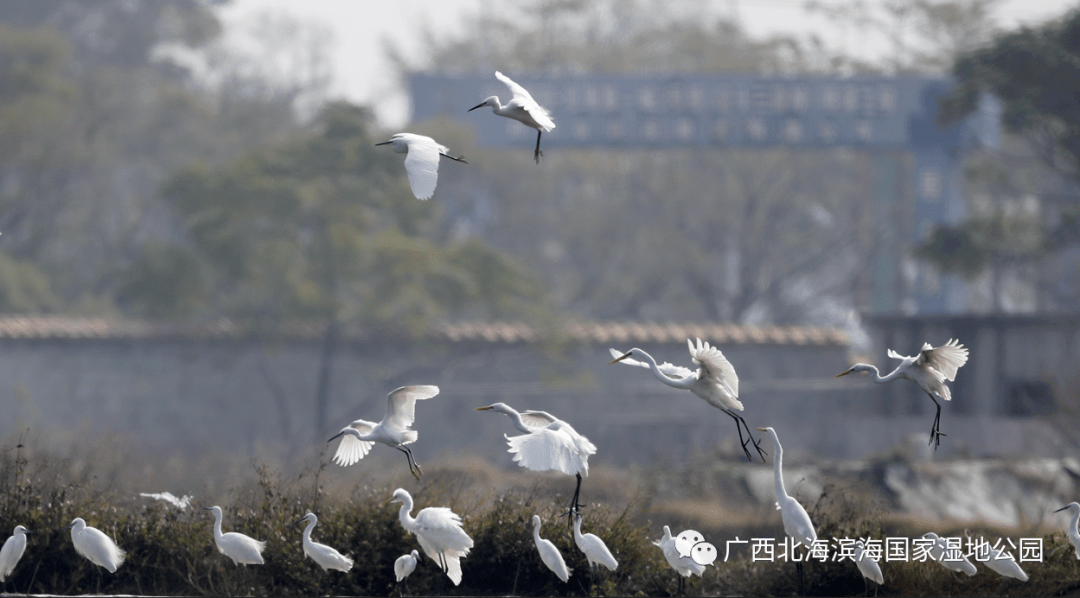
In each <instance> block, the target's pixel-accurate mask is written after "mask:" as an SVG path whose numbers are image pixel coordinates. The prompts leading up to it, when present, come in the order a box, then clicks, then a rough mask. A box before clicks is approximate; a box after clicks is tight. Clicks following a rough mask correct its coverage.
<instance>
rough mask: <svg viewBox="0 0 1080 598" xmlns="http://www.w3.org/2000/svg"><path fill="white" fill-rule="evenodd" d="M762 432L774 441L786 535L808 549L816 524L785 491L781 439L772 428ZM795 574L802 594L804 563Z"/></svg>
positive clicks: (798, 564) (775, 472)
mask: <svg viewBox="0 0 1080 598" xmlns="http://www.w3.org/2000/svg"><path fill="white" fill-rule="evenodd" d="M758 431H760V432H766V433H768V434H769V436H771V437H772V441H773V450H774V451H775V452H774V454H773V484H774V485H775V486H776V508H777V509H780V518H781V519H782V520H783V521H784V533H785V534H787V535H788V536H790V537H791V538H792V539H793V540H795V542H796V543H798V544H802V545H803V546H805V547H806V548H807V549H810V548H811V547H813V545H814V541H816V540H817V531H815V530H814V522H813V521H810V515H808V514H807V513H806V509H804V508H803V506H802V505H801V504H799V501H797V500H795V499H794V498H792V497H790V496H788V493H787V490H785V489H784V475H783V471H782V469H783V460H784V447H782V446H780V437H778V436H777V435H776V430H774V429H772V427H768V428H758ZM795 572H796V573H797V575H798V579H799V588H798V593H799V594H802V561H797V562H796V563H795Z"/></svg>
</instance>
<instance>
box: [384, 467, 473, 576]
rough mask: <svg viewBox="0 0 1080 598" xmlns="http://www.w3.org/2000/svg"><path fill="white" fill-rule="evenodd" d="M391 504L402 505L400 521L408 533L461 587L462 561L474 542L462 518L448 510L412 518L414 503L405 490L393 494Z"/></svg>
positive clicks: (434, 510)
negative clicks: (462, 524) (414, 537)
mask: <svg viewBox="0 0 1080 598" xmlns="http://www.w3.org/2000/svg"><path fill="white" fill-rule="evenodd" d="M390 502H399V503H401V509H400V510H399V511H398V520H399V521H401V527H403V528H405V531H407V532H409V533H411V534H414V535H415V536H416V540H417V541H418V542H420V548H422V549H423V550H424V554H426V555H428V558H430V559H431V560H433V561H435V562H436V563H438V564H439V568H441V569H442V570H443V571H445V572H446V576H447V577H449V578H450V581H452V582H454V585H455V586H456V585H458V584H460V583H461V559H463V558H465V557H466V556H468V555H469V550H470V549H472V547H473V541H472V538H470V537H469V534H466V533H465V530H464V529H462V527H461V517H458V516H457V515H456V514H454V512H453V511H451V510H450V509H448V508H446V507H427V508H424V509H420V512H419V513H417V514H416V517H415V518H413V517H412V516H411V515H410V513H411V512H412V509H413V499H412V495H410V494H409V493H408V492H407V491H405V490H404V489H403V488H398V489H397V490H394V496H393V498H391V499H390Z"/></svg>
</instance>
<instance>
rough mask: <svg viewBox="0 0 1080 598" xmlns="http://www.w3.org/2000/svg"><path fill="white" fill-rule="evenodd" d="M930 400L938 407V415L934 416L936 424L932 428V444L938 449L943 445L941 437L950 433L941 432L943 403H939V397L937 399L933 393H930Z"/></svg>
mask: <svg viewBox="0 0 1080 598" xmlns="http://www.w3.org/2000/svg"><path fill="white" fill-rule="evenodd" d="M926 394H930V393H926ZM930 400H931V401H933V402H934V406H935V407H937V415H935V416H934V426H933V427H932V428H930V444H932V445H934V450H935V451H936V450H937V448H938V446H940V445H941V437H942V436H948V434H942V433H941V403H938V401H937V399H935V398H934V395H932V394H930Z"/></svg>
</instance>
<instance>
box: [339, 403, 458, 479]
mask: <svg viewBox="0 0 1080 598" xmlns="http://www.w3.org/2000/svg"><path fill="white" fill-rule="evenodd" d="M437 394H439V387H438V386H402V387H401V388H399V389H397V390H395V391H394V392H392V393H390V394H389V395H387V397H386V415H384V416H383V418H382V421H381V422H379V423H377V424H376V423H375V422H369V421H365V420H362V419H358V420H356V421H354V422H353V423H351V424H349V425H348V426H347V427H346V428H343V429H342V430H341V431H340V432H338V433H337V434H335V435H334V436H333V438H331V439H330V440H327V442H333V440H334V438H338V437H340V438H341V444H339V445H338V449H337V452H336V453H334V462H335V463H337V464H338V465H341V466H347V465H352V464H353V463H356V462H357V461H359V460H360V459H363V458H364V455H366V454H368V451H370V450H371V447H372V445H373V444H374V443H376V442H381V443H383V444H385V445H386V446H389V447H393V448H396V449H397V450H399V451H401V452H403V453H405V457H406V458H407V459H408V460H409V472H410V473H412V474H413V476H414V477H415V478H416V479H418V480H419V479H420V478H421V477H422V476H423V475H424V471H423V470H422V469H420V465H418V464H417V463H416V461H415V460H414V459H413V454H412V451H411V450H409V447H407V446H405V445H407V444H411V443H413V442H416V431H415V430H411V429H409V426H411V425H412V423H413V420H415V419H416V415H415V413H416V402H417V401H420V400H423V399H430V398H431V397H433V396H435V395H437Z"/></svg>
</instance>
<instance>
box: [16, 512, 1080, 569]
mask: <svg viewBox="0 0 1080 598" xmlns="http://www.w3.org/2000/svg"><path fill="white" fill-rule="evenodd" d="M1065 509H1068V510H1069V515H1070V516H1071V519H1069V527H1068V528H1066V529H1065V536H1066V537H1068V538H1069V542H1071V543H1072V545H1073V549H1074V550H1076V558H1077V559H1080V530H1078V529H1077V523H1080V503H1076V502H1071V503H1069V504H1067V505H1065V506H1064V507H1061V508H1060V509H1058V510H1057V511H1054V512H1055V513H1059V512H1061V511H1064V510H1065ZM16 529H18V528H16ZM0 561H3V559H0ZM0 579H3V578H2V577H0Z"/></svg>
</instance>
